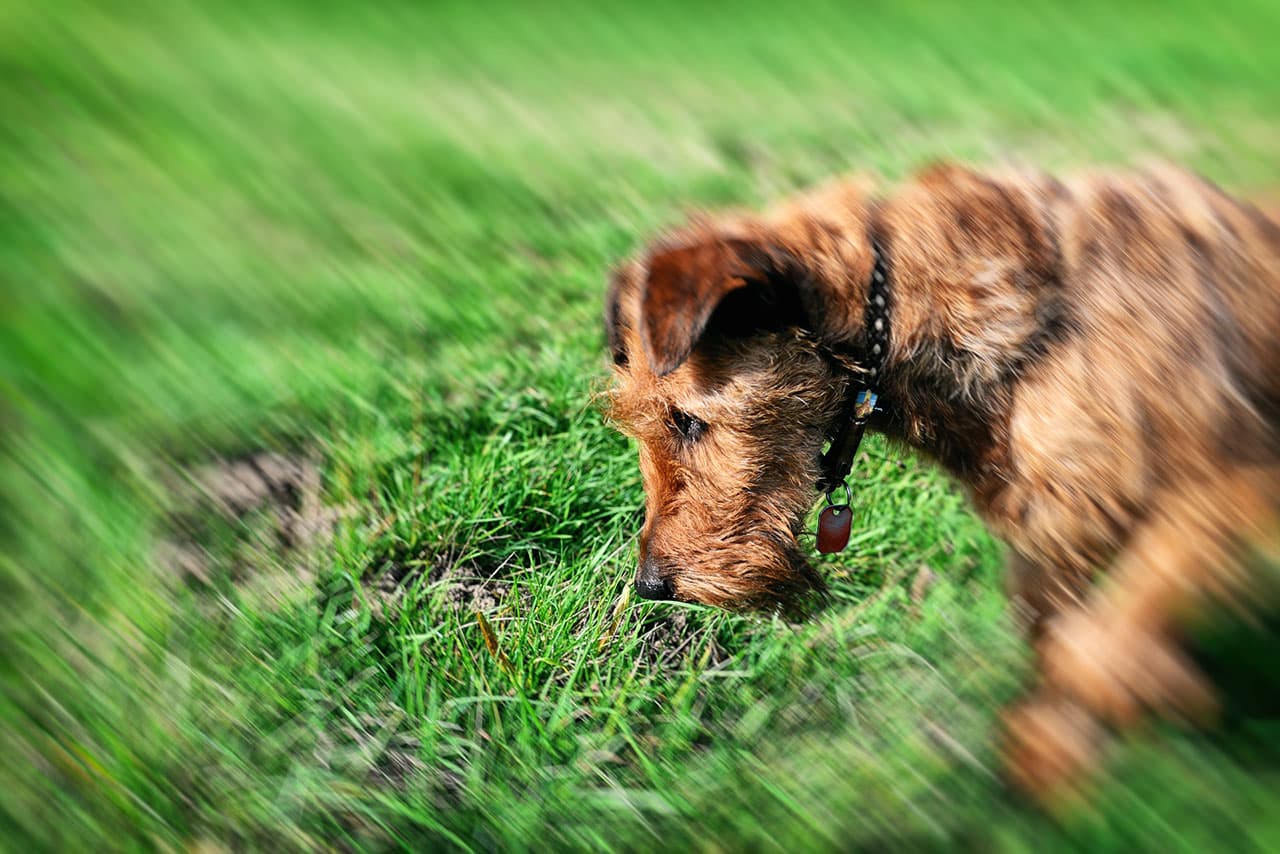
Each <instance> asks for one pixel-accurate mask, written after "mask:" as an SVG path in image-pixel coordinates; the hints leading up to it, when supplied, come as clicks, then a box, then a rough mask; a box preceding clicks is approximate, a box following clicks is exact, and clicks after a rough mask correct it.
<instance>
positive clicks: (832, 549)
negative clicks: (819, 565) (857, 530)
mask: <svg viewBox="0 0 1280 854" xmlns="http://www.w3.org/2000/svg"><path fill="white" fill-rule="evenodd" d="M852 529H853V510H851V509H850V508H849V505H848V504H832V505H830V506H828V507H827V508H826V509H825V510H823V511H822V512H821V513H820V514H818V551H819V552H821V553H822V554H824V555H829V554H835V553H836V552H839V551H844V547H845V546H847V545H849V532H850V531H851V530H852Z"/></svg>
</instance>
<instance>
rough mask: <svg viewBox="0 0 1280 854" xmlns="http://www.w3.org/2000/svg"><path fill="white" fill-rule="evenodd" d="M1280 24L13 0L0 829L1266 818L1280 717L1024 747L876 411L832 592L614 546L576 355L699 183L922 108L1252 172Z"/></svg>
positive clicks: (1069, 156)
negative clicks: (643, 563)
mask: <svg viewBox="0 0 1280 854" xmlns="http://www.w3.org/2000/svg"><path fill="white" fill-rule="evenodd" d="M1121 6H1124V7H1125V8H1121ZM1278 43H1280V4H1276V3H1274V2H1264V0H1256V2H1241V3H1219V4H1212V5H1205V4H1196V3H1190V2H1170V3H1159V4H1157V3H1140V4H1121V5H1117V4H1114V3H1102V2H1084V3H1076V4H1063V5H1061V6H1041V5H1040V4H1039V3H1018V4H1009V5H1007V6H1006V5H1005V4H1001V3H992V2H987V0H975V2H970V3H966V4H954V5H952V4H933V3H925V2H907V3H888V2H873V3H868V4H864V5H863V7H862V8H860V9H855V8H853V7H852V6H849V7H848V8H843V7H840V6H835V5H819V4H816V3H815V4H811V3H808V2H805V3H796V4H773V3H750V4H739V5H736V6H732V7H730V6H727V5H726V6H723V7H719V6H712V5H710V4H708V5H706V6H701V5H693V4H681V3H656V4H654V3H650V4H634V5H630V6H621V5H620V6H618V7H616V8H605V7H603V6H602V5H599V4H589V3H577V2H573V3H561V4H509V5H485V6H482V5H481V4H466V3H444V2H441V3H408V2H405V3H396V2H390V3H384V4H377V5H375V4H357V3H331V2H319V3H304V2H300V1H299V2H296V3H288V2H283V0H281V2H274V0H249V1H248V2H243V3H238V4H216V3H195V2H188V0H170V2H163V3H162V2H133V0H122V2H119V3H92V2H83V3H81V2H76V0H72V1H71V2H64V0H50V2H35V1H34V0H4V2H0V116H3V119H2V120H0V544H2V545H0V590H2V591H3V594H2V595H3V601H4V603H5V605H6V607H5V608H4V610H3V615H2V616H0V650H3V655H2V658H0V673H2V678H3V686H4V690H3V700H2V703H0V839H2V840H3V843H4V847H6V848H9V849H11V850H15V851H19V850H21V851H25V850H36V849H38V850H93V849H151V848H156V849H162V850H179V849H188V848H192V849H194V848H197V847H199V848H201V849H203V850H210V849H214V850H216V849H217V848H220V847H226V848H232V849H244V848H247V849H270V850H288V849H299V848H315V847H325V848H328V847H333V848H339V849H356V850H382V849H387V848H396V847H402V846H404V847H412V848H425V849H434V848H443V847H457V848H463V849H475V850H489V849H502V850H507V849H510V850H525V849H562V848H568V849H582V848H587V849H598V848H617V849H624V850H634V849H653V848H658V847H662V848H673V849H686V848H705V849H713V850H737V849H741V848H747V849H771V850H773V849H781V850H789V851H790V850H813V849H818V850H823V849H842V850H848V849H882V848H889V847H913V848H918V847H926V848H948V849H950V848H976V849H981V850H991V849H998V850H1010V851H1020V850H1042V849H1045V848H1067V849H1073V850H1074V849H1080V850H1090V851H1094V850H1122V849H1123V850H1130V849H1133V848H1135V847H1138V848H1145V849H1151V850H1161V851H1167V850H1188V851H1197V850H1210V849H1212V850H1249V849H1266V848H1271V849H1273V850H1274V849H1275V848H1276V847H1277V846H1280V773H1278V771H1280V724H1277V723H1276V721H1277V720H1280V718H1275V717H1267V716H1266V715H1243V716H1241V717H1238V718H1233V723H1232V726H1231V727H1229V728H1227V729H1225V730H1223V731H1221V732H1219V733H1216V734H1213V735H1205V734H1194V733H1178V732H1174V731H1171V730H1166V729H1165V728H1161V727H1156V728H1153V729H1149V730H1147V731H1144V732H1140V733H1137V734H1135V735H1133V736H1131V737H1129V738H1127V739H1126V740H1125V742H1124V743H1123V744H1121V745H1119V746H1118V748H1117V750H1116V752H1115V754H1114V755H1113V757H1112V759H1113V762H1112V764H1111V772H1112V773H1111V774H1110V775H1109V776H1108V777H1107V778H1106V779H1105V780H1102V781H1100V782H1099V785H1098V788H1097V790H1096V792H1095V799H1094V806H1093V807H1092V808H1088V809H1086V808H1079V807H1077V808H1074V809H1068V810H1066V811H1064V812H1063V813H1061V814H1059V815H1055V816H1052V817H1051V816H1048V815H1045V814H1044V813H1041V812H1040V811H1037V810H1035V809H1030V808H1028V807H1027V806H1026V805H1025V804H1023V803H1021V802H1020V801H1019V800H1018V799H1017V798H1016V797H1013V796H1012V795H1010V794H1009V793H1008V792H1006V791H1005V789H1004V787H1003V786H1002V784H1001V782H1000V779H999V767H998V763H997V759H996V757H997V745H998V738H999V729H998V710H999V707H1000V705H1001V704H1002V703H1004V702H1006V701H1008V700H1009V699H1010V698H1012V697H1014V696H1016V695H1017V692H1018V690H1019V686H1020V685H1021V683H1022V680H1023V679H1024V677H1025V675H1026V673H1027V655H1026V651H1025V650H1024V648H1023V647H1022V645H1021V644H1020V642H1019V641H1018V639H1017V638H1016V637H1015V635H1014V633H1013V631H1012V630H1011V627H1010V624H1009V620H1008V615H1007V614H1006V610H1005V602H1004V599H1003V597H1002V595H1001V593H1000V587H999V581H998V579H999V567H1000V563H1001V551H1000V547H999V546H998V544H997V543H995V542H994V541H993V540H992V539H991V538H990V537H989V536H988V535H987V534H985V533H984V531H983V528H982V526H981V524H980V523H979V522H978V521H977V520H976V518H974V517H973V515H972V514H971V512H970V511H969V509H968V507H967V505H966V503H965V500H964V497H963V496H962V494H961V493H960V492H959V491H958V490H957V489H956V488H955V486H954V485H953V484H951V483H950V482H949V481H948V480H947V479H946V478H945V477H943V476H942V475H940V474H939V473H938V472H936V471H935V470H934V469H933V468H932V467H930V466H929V465H928V464H926V463H924V462H921V461H918V460H916V459H915V458H914V457H912V456H910V455H909V454H906V453H904V452H902V451H899V450H897V449H891V448H887V447H886V446H885V445H883V444H882V443H880V442H879V441H878V440H874V441H872V442H871V443H870V447H869V448H868V450H867V453H866V455H865V456H864V457H863V458H862V459H860V461H859V463H858V465H857V467H856V470H855V476H856V478H857V483H856V501H857V506H858V511H857V512H858V517H857V519H856V521H855V532H854V540H853V544H852V547H851V548H850V549H849V550H848V551H847V552H845V553H844V554H843V555H841V556H839V557H836V558H823V559H822V568H823V572H824V574H825V575H826V577H827V578H828V579H829V580H830V582H831V586H832V597H831V602H830V605H829V606H828V607H827V608H826V609H825V610H824V611H823V612H822V613H821V614H819V615H817V616H816V617H815V618H813V619H811V620H809V621H806V622H804V623H799V624H792V623H788V622H786V621H784V620H783V619H781V618H777V617H770V616H764V615H756V616H751V615H730V614H725V613H720V612H716V611H711V610H708V609H704V608H699V607H692V606H679V605H666V604H649V603H642V602H638V601H635V600H634V599H632V598H630V596H629V594H628V592H627V591H628V587H629V581H630V577H631V572H632V567H633V563H634V557H635V546H634V537H635V534H636V533H637V531H638V528H639V525H640V522H641V518H642V510H641V504H642V495H641V489H640V483H639V474H638V470H637V467H636V464H635V459H634V451H633V449H632V448H631V447H630V446H629V444H628V442H627V441H626V440H624V439H623V438H621V437H619V436H618V435H616V434H615V433H614V432H613V431H612V430H611V429H610V428H609V426H608V425H607V424H606V423H605V421H604V419H603V418H602V415H601V407H600V405H599V400H598V397H599V392H600V390H601V389H602V388H603V386H604V383H605V381H606V378H607V364H606V359H605V357H604V354H603V334H602V330H601V324H600V314H601V297H602V294H603V288H604V282H605V277H606V273H607V270H608V268H609V266H610V264H611V263H613V262H615V261H616V260H617V259H619V258H621V257H624V256H625V255H626V254H627V253H628V252H630V251H632V250H634V249H635V248H636V247H637V246H638V245H640V244H641V243H642V242H643V241H644V240H645V239H646V237H647V236H648V235H651V234H652V233H653V232H654V231H655V230H657V229H660V228H661V227H663V226H664V225H669V224H672V223H675V222H678V221H679V220H680V219H681V217H682V216H683V215H684V214H685V213H686V212H687V211H689V210H691V209H694V208H698V207H709V206H720V205H726V204H748V205H751V204H762V203H764V202H766V201H767V200H769V199H771V198H775V197H777V196H779V195H781V194H783V193H786V192H788V191H791V190H794V189H796V188H798V187H801V186H804V185H805V184H807V183H811V182H813V181H816V180H820V179H821V178H823V177H825V176H829V175H832V174H836V173H840V172H848V171H859V170H864V171H874V172H879V173H881V174H883V175H885V176H886V177H888V178H889V179H893V178H897V177H900V176H902V175H904V174H905V173H907V172H909V171H910V170H911V169H913V168H916V167H919V166H921V165H923V164H926V163H927V162H929V161H930V160H932V159H937V158H959V159H962V160H965V161H969V162H974V163H989V162H1008V161H1014V162H1017V163H1023V164H1034V165H1036V166H1039V167H1043V168H1047V169H1053V170H1070V169H1073V168H1081V167H1084V166H1086V165H1095V164H1131V163H1141V162H1143V161H1146V160H1150V159H1152V158H1167V159H1172V160H1175V161H1178V162H1180V163H1184V164H1187V165H1189V166H1192V167H1194V168H1196V169H1199V170H1200V171H1202V172H1204V173H1205V174H1207V175H1209V176H1210V177H1212V178H1213V179H1215V180H1217V181H1219V182H1220V183H1222V184H1223V185H1225V186H1227V187H1229V188H1231V189H1233V190H1236V191H1239V192H1241V193H1244V194H1246V195H1265V196H1267V197H1269V198H1276V197H1277V196H1278V195H1280V194H1278V193H1277V189H1278V188H1280V159H1278V158H1277V154H1276V152H1277V151H1280V82H1278V81H1280V50H1277V49H1276V45H1277V44H1278ZM929 581H931V583H926V582H929ZM1270 660H1274V659H1270Z"/></svg>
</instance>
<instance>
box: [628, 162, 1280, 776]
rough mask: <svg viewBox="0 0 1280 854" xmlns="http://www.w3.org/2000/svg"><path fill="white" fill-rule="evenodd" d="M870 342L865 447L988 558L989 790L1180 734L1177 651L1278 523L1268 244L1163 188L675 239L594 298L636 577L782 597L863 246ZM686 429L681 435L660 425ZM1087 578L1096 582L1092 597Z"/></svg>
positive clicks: (820, 216) (1119, 181) (839, 198)
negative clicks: (697, 424) (966, 513)
mask: <svg viewBox="0 0 1280 854" xmlns="http://www.w3.org/2000/svg"><path fill="white" fill-rule="evenodd" d="M873 239H874V240H875V241H876V242H877V243H878V244H879V245H880V246H881V247H882V248H883V250H884V251H885V252H886V253H887V256H888V263H889V269H890V270H891V285H890V294H891V317H892V339H891V347H890V351H889V354H888V359H887V362H886V367H885V371H884V374H883V376H882V381H881V383H880V389H881V392H882V400H883V401H884V412H883V413H882V414H880V415H878V416H877V417H876V418H875V419H874V420H873V422H872V424H871V426H872V428H873V429H877V430H880V431H882V432H884V433H886V434H887V435H889V436H890V437H892V438H895V439H898V440H901V441H903V442H905V443H906V444H908V445H910V446H912V447H915V448H917V449H919V450H921V451H922V452H924V453H926V454H928V455H930V456H932V457H933V458H935V459H937V460H938V461H939V462H940V463H941V464H942V465H944V466H945V467H946V468H947V469H949V470H950V471H951V472H952V473H953V474H954V475H955V476H956V477H957V478H958V479H959V480H960V481H961V482H962V483H964V484H965V485H966V486H967V487H968V488H969V490H970V491H971V494H972V496H973V500H974V504H975V506H976V507H977V509H978V511H979V512H980V513H981V514H982V515H983V516H984V518H985V519H986V520H987V522H988V523H989V524H990V525H991V527H992V528H993V530H994V531H995V532H996V533H998V534H999V535H1000V536H1001V537H1002V538H1004V539H1005V540H1006V541H1007V542H1008V543H1009V545H1010V546H1011V548H1012V552H1013V559H1012V564H1013V566H1012V568H1011V569H1012V572H1011V575H1012V579H1011V581H1012V584H1013V592H1014V594H1015V600H1016V601H1017V602H1018V603H1019V604H1020V605H1021V606H1022V607H1023V609H1024V610H1025V612H1026V614H1027V616H1028V617H1029V622H1030V624H1031V625H1032V627H1033V636H1034V637H1035V638H1036V639H1037V650H1038V653H1039V660H1040V673H1041V679H1040V682H1039V684H1038V686H1037V687H1036V689H1035V691H1034V692H1033V695H1032V696H1031V697H1030V699H1028V700H1027V701H1026V702H1025V703H1024V704H1023V705H1022V706H1020V707H1019V708H1017V709H1015V710H1014V711H1013V712H1012V713H1011V714H1010V716H1009V736H1010V744H1009V757H1010V762H1011V771H1012V774H1013V776H1014V778H1015V779H1016V780H1017V781H1019V782H1020V783H1022V784H1023V785H1024V786H1026V787H1028V788H1030V789H1032V790H1034V791H1038V792H1046V791H1051V790H1053V789H1055V788H1056V787H1057V786H1058V784H1060V783H1061V782H1063V781H1064V780H1066V779H1069V778H1071V777H1073V776H1074V774H1075V771H1076V770H1078V768H1079V767H1080V766H1081V765H1083V764H1085V763H1087V762H1089V761H1091V759H1092V757H1093V755H1094V753H1095V752H1096V751H1097V749H1098V747H1099V745H1100V743H1101V734H1102V733H1103V732H1104V731H1105V728H1106V727H1107V726H1120V725H1124V724H1128V723H1131V722H1133V721H1135V720H1136V719H1138V717H1139V716H1140V715H1141V714H1142V713H1143V712H1147V711H1155V712H1160V713H1174V714H1182V715H1200V714H1204V713H1206V712H1207V711H1209V710H1210V709H1211V708H1212V706H1213V700H1212V694H1211V693H1210V692H1209V690H1208V689H1207V688H1206V686H1204V685H1203V683H1202V680H1201V679H1200V677H1199V676H1198V674H1196V673H1195V671H1194V670H1193V669H1192V668H1191V667H1190V666H1189V664H1188V663H1187V661H1186V660H1185V659H1184V657H1183V655H1182V653H1181V652H1180V650H1179V649H1178V647H1177V645H1176V643H1175V632H1176V631H1177V628H1178V627H1179V625H1181V623H1182V621H1183V620H1185V619H1186V618H1187V617H1188V616H1190V615H1193V614H1194V613H1196V612H1197V611H1199V610H1201V609H1202V608H1203V607H1204V605H1205V604H1206V602H1208V601H1210V600H1211V599H1226V600H1230V601H1232V602H1234V603H1236V604H1243V605H1248V604H1249V603H1250V602H1251V600H1252V597H1254V596H1255V595H1257V594H1256V592H1255V590H1254V588H1253V587H1252V586H1251V584H1250V582H1251V581H1252V580H1254V574H1256V571H1255V570H1251V569H1250V567H1251V566H1253V564H1251V563H1249V562H1247V561H1245V560H1244V558H1245V556H1246V552H1247V550H1248V549H1250V548H1253V547H1257V546H1258V545H1260V544H1268V545H1270V546H1272V547H1273V546H1274V544H1275V542H1276V541H1275V531H1276V510H1277V506H1278V504H1277V502H1278V500H1280V433H1278V431H1277V427H1278V423H1280V372H1278V371H1277V370H1276V367H1277V366H1280V336H1278V335H1277V334H1276V329H1277V328H1280V326H1278V325H1280V227H1277V225H1276V224H1275V223H1274V222H1273V221H1272V220H1270V219H1269V218H1267V217H1266V216H1264V215H1263V214H1261V213H1260V212H1259V211H1258V210H1257V209H1255V208H1254V207H1252V206H1251V205H1249V204H1247V203H1244V202H1241V201H1238V200H1236V199H1233V198H1231V197H1230V196H1228V195H1226V194H1224V193H1223V192H1222V191H1220V190H1219V189H1217V188H1216V187H1214V186H1213V185H1211V184H1209V183H1207V182H1205V181H1203V180H1202V179H1200V178H1197V177H1195V176H1192V175H1188V174H1186V173H1182V172H1179V171H1176V170H1172V169H1157V170H1153V171H1151V172H1148V173H1145V174H1141V175H1087V176H1084V177H1081V178H1078V179H1075V180H1072V181H1069V182H1062V183H1060V182H1058V181H1056V180H1054V179H1051V178H1048V177H1045V176H1039V175H1012V174H1011V175H986V174H979V173H976V172H973V171H969V170H966V169H963V168H958V167H953V166H943V167H936V168H933V169H930V170H928V171H926V172H924V173H923V174H921V175H920V176H918V177H917V178H916V179H914V180H913V181H912V182H910V183H908V184H907V185H905V186H904V187H902V188H900V189H899V190H898V191H897V192H895V193H893V194H891V195H887V196H884V197H879V198H877V197H875V196H874V195H873V189H872V187H871V186H870V185H869V184H867V183H865V182H857V183H854V182H849V183H842V184H837V185H834V186H832V187H829V188H826V189H823V190H820V191H818V192H815V193H811V194H809V195H806V196H803V197H801V198H799V199H798V200H795V201H792V202H790V203H788V204H786V205H784V206H783V207H781V208H779V209H778V210H776V211H774V212H772V213H769V214H765V215H751V214H740V215H731V216H726V217H723V218H718V219H715V220H704V221H700V222H697V223H694V224H693V225H691V226H690V227H688V228H687V229H685V230H683V231H680V232H677V233H675V234H672V235H669V236H667V237H666V238H665V239H663V240H661V241H659V242H658V243H657V244H656V245H655V246H654V247H653V248H652V249H651V250H650V251H649V252H648V253H646V254H645V255H643V256H642V257H640V258H638V259H636V260H635V261H633V262H631V263H630V264H628V265H626V266H624V267H623V268H622V269H621V270H620V271H619V273H618V274H617V276H616V277H615V279H614V283H613V286H612V288H611V289H610V294H609V298H608V306H607V326H608V330H609V337H610V345H611V348H612V349H613V351H614V357H615V365H616V369H615V372H616V380H617V382H616V386H615V389H614V391H613V395H612V402H613V407H612V409H613V414H614V417H615V418H616V419H617V421H618V423H619V424H620V425H621V426H622V427H623V429H625V430H626V431H627V432H629V433H630V434H631V435H633V436H635V437H636V439H637V440H638V442H639V445H640V463H641V468H642V471H643V476H644V482H645V489H646V494H647V499H646V502H647V503H646V510H647V515H646V522H645V527H644V531H643V533H642V538H641V557H642V560H643V561H648V562H649V566H650V568H651V569H652V568H654V567H657V568H658V569H659V570H660V571H661V572H662V573H663V574H664V576H665V578H666V579H667V580H668V582H669V584H670V590H671V591H672V592H673V594H674V595H675V596H676V597H677V598H681V599H688V600H696V601H700V602H707V603H713V604H718V605H736V604H760V603H764V602H769V601H787V600H790V599H792V598H793V597H794V596H796V595H797V594H799V593H801V592H803V591H804V590H806V589H811V588H813V587H815V586H817V585H820V581H819V580H818V579H817V577H816V576H815V575H814V573H813V572H812V570H811V569H810V568H809V567H808V564H807V563H806V561H805V559H804V556H803V554H802V551H801V549H800V547H799V546H798V545H797V542H796V534H797V533H798V529H799V525H800V524H801V520H802V518H803V516H804V514H805V511H806V510H807V509H808V508H809V507H810V506H811V504H812V503H813V501H814V499H815V497H816V496H815V492H814V484H815V482H816V481H817V479H818V468H817V459H818V455H819V453H820V452H821V449H822V446H823V442H824V439H825V438H826V437H827V436H828V434H829V432H830V430H831V429H832V428H833V427H834V426H835V425H834V421H835V419H836V418H837V417H838V414H839V411H840V401H841V399H842V395H843V392H844V386H845V383H846V381H847V377H848V368H849V367H850V366H853V367H854V368H855V369H856V366H857V364H858V359H859V355H860V347H861V344H862V337H863V336H862V332H863V330H862V318H863V306H864V302H865V299H866V288H867V281H868V278H869V275H870V271H871V268H872V264H873V256H872V248H871V247H872V240H873ZM673 411H680V412H684V413H689V414H690V415H693V416H696V417H697V418H699V419H701V420H702V421H703V422H705V424H706V428H705V430H703V431H702V432H701V435H700V436H698V437H696V439H694V440H692V441H691V440H689V439H686V438H684V437H682V436H681V435H680V433H679V431H678V430H677V429H675V427H673V421H672V418H673V416H672V413H673ZM1104 571H1105V572H1106V574H1107V577H1106V580H1105V581H1103V582H1101V583H1098V584H1094V583H1093V581H1094V579H1095V576H1096V575H1097V574H1098V573H1100V572H1104Z"/></svg>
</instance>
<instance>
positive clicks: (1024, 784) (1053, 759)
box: [1004, 693, 1107, 810]
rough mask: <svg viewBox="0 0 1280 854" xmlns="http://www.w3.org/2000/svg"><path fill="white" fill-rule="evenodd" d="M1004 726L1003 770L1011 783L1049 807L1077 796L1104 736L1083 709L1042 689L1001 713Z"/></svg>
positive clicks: (1073, 800)
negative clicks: (1042, 691)
mask: <svg viewBox="0 0 1280 854" xmlns="http://www.w3.org/2000/svg"><path fill="white" fill-rule="evenodd" d="M1004 727H1005V746H1004V767H1005V775H1006V777H1007V779H1008V781H1009V782H1010V783H1011V784H1012V785H1013V786H1015V787H1016V788H1017V789H1019V790H1020V791H1022V792H1023V793H1025V794H1027V795H1029V796H1030V797H1032V798H1034V799H1035V800H1037V801H1039V802H1040V803H1041V804H1042V805H1044V806H1046V807H1049V808H1050V809H1053V810H1058V809H1065V808H1067V807H1069V806H1070V805H1071V804H1073V803H1077V802H1078V801H1079V800H1080V799H1081V797H1082V795H1083V793H1084V786H1085V785H1086V783H1087V781H1088V779H1089V776H1090V773H1091V772H1092V770H1093V769H1094V767H1095V766H1096V765H1097V764H1098V760H1099V756H1100V754H1101V752H1102V747H1103V745H1104V744H1105V742H1106V740H1107V733H1106V730H1105V729H1104V728H1103V726H1102V725H1101V724H1099V723H1098V721H1097V720H1096V719H1095V718H1094V717H1093V716H1092V715H1091V714H1089V712H1088V711H1086V710H1085V709H1083V708H1082V707H1080V706H1078V705H1076V704H1075V703H1072V702H1070V701H1068V700H1065V699H1063V698H1061V697H1058V696H1056V695H1048V694H1043V693H1042V694H1037V695H1036V696H1034V697H1032V698H1031V699H1030V700H1027V701H1025V702H1023V703H1022V704H1020V705H1018V706H1015V707H1013V708H1012V709H1010V710H1009V711H1007V712H1005V715H1004Z"/></svg>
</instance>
